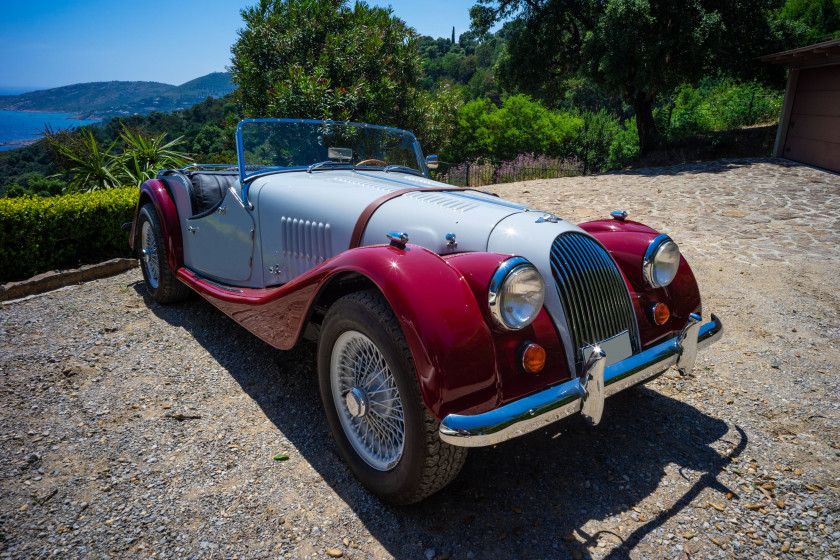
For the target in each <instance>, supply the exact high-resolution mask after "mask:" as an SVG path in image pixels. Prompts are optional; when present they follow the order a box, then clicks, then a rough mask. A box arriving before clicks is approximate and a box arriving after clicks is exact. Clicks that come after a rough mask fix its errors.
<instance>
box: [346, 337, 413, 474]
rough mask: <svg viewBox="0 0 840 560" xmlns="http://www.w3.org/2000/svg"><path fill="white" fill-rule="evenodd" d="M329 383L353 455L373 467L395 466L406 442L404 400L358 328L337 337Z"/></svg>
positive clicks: (381, 358)
mask: <svg viewBox="0 0 840 560" xmlns="http://www.w3.org/2000/svg"><path fill="white" fill-rule="evenodd" d="M330 386H331V389H332V395H333V402H334V403H335V408H336V411H337V412H338V418H339V420H340V421H341V427H342V428H343V429H344V433H345V435H346V436H347V439H348V440H349V442H350V445H352V446H353V449H354V450H355V451H356V453H358V454H359V456H360V457H361V458H362V459H363V460H364V461H365V463H367V464H368V465H370V466H371V467H373V468H374V469H376V470H379V471H387V470H390V469H392V468H394V466H396V464H397V463H398V462H399V460H400V457H402V453H403V446H404V444H405V421H404V418H403V408H402V400H401V398H400V393H399V390H398V389H397V384H396V381H395V380H394V376H393V374H392V373H391V368H390V366H389V365H388V362H387V361H386V360H385V356H383V355H382V352H380V350H379V348H377V347H376V345H375V344H374V343H373V341H372V340H371V339H369V338H368V337H367V336H365V335H364V334H362V333H360V332H358V331H347V332H345V333H343V334H342V335H341V336H339V337H338V340H336V342H335V345H334V346H333V350H332V357H331V360H330Z"/></svg>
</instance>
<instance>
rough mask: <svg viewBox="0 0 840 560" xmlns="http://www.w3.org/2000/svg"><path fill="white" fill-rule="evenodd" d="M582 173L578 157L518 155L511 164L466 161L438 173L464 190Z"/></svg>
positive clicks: (442, 180) (441, 177) (443, 180)
mask: <svg viewBox="0 0 840 560" xmlns="http://www.w3.org/2000/svg"><path fill="white" fill-rule="evenodd" d="M582 174H583V164H582V163H581V162H580V161H578V160H577V158H574V157H572V158H564V159H558V158H550V157H547V156H542V155H534V154H519V155H518V156H516V158H514V159H513V160H511V161H502V162H498V163H496V162H493V161H490V160H479V161H478V162H477V163H471V162H463V163H460V164H457V165H453V166H452V167H449V168H448V169H446V170H444V171H443V172H442V173H439V174H438V175H437V177H436V179H437V180H438V181H441V182H443V183H448V184H450V185H458V186H461V187H482V186H484V185H493V184H497V183H513V182H515V181H531V180H534V179H555V178H557V177H574V176H576V175H582Z"/></svg>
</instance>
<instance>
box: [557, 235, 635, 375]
mask: <svg viewBox="0 0 840 560" xmlns="http://www.w3.org/2000/svg"><path fill="white" fill-rule="evenodd" d="M551 274H552V276H554V283H555V285H556V286H557V293H558V295H559V296H560V301H561V303H562V304H563V312H564V314H565V315H566V321H567V323H568V327H569V335H570V336H571V339H572V347H573V348H574V351H575V362H576V363H578V364H579V363H580V362H581V361H582V360H583V357H582V353H581V348H584V347H586V346H589V345H590V344H594V343H596V342H601V341H604V340H607V339H608V338H611V337H613V336H615V335H617V334H620V333H622V332H624V331H630V337H631V341H632V346H633V348H634V349H636V350H637V349H638V344H637V342H636V319H635V316H634V313H633V306H632V304H631V303H630V299H629V298H628V296H627V287H626V286H625V284H624V278H623V277H622V276H621V272H620V271H619V270H618V268H617V267H616V265H615V263H614V262H613V260H612V258H611V257H610V256H609V254H608V253H607V252H606V250H604V248H603V247H601V245H600V244H599V243H597V242H596V241H595V240H593V239H591V238H590V237H587V236H586V235H581V234H579V233H565V234H563V235H558V236H557V238H556V239H555V240H554V243H552V244H551Z"/></svg>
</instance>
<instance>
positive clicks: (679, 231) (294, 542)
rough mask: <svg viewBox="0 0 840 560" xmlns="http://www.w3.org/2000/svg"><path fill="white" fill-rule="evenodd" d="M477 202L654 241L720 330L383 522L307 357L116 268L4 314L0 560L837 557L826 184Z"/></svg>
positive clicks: (653, 186) (773, 182)
mask: <svg viewBox="0 0 840 560" xmlns="http://www.w3.org/2000/svg"><path fill="white" fill-rule="evenodd" d="M491 190H494V191H495V192H498V193H499V194H501V195H502V196H506V197H510V198H513V199H516V200H521V201H525V202H527V203H530V204H532V205H534V206H537V207H540V208H543V209H545V210H548V211H552V212H555V213H557V214H559V215H561V216H565V217H567V218H568V219H570V220H575V221H584V220H587V219H594V218H599V217H605V216H607V215H608V212H609V211H610V210H615V209H625V210H627V211H628V212H629V213H630V216H631V218H636V219H639V220H640V221H644V222H646V223H648V224H649V225H651V226H653V227H655V228H658V229H661V230H663V231H666V232H668V233H670V234H671V235H672V237H673V238H674V239H675V240H676V241H677V242H678V243H679V244H680V246H681V248H682V250H683V252H684V253H685V254H686V255H687V257H688V259H689V262H690V263H691V264H692V266H693V268H694V271H695V274H696V275H697V277H698V280H699V282H700V285H701V291H702V293H703V296H704V298H705V299H704V308H705V309H704V312H705V313H706V317H705V318H707V314H708V312H709V311H713V312H715V313H716V314H718V315H719V316H720V317H721V318H722V320H723V322H724V325H725V327H726V329H727V331H726V333H725V335H724V338H723V339H722V340H721V341H720V342H719V343H718V344H716V345H714V346H712V347H711V348H709V349H708V350H706V351H705V352H703V353H701V355H700V357H699V359H698V365H697V367H696V369H695V372H694V374H693V375H691V376H689V377H680V376H679V375H678V374H677V373H676V372H669V373H667V374H666V375H664V376H663V377H661V378H659V379H658V380H656V381H654V382H653V383H651V384H650V385H649V386H648V387H646V388H642V389H639V390H636V391H630V392H629V393H628V394H625V395H621V396H618V397H615V398H613V399H611V400H610V401H608V406H607V410H606V413H605V418H604V421H603V422H602V424H601V425H600V426H598V427H597V428H595V429H590V428H587V427H585V426H584V424H583V423H582V422H581V421H579V420H578V419H572V420H569V421H567V422H566V423H562V424H559V425H554V426H551V427H550V428H547V429H546V430H544V431H542V432H538V433H534V434H531V435H529V436H527V437H523V438H520V439H518V440H514V441H511V442H507V443H505V444H502V445H499V446H496V447H494V448H488V449H477V450H473V451H471V452H470V455H469V458H468V459H467V464H466V466H465V468H464V470H463V471H462V473H461V474H460V476H459V477H458V478H457V479H456V480H455V482H454V483H453V484H452V485H451V486H449V487H448V488H447V489H445V490H444V491H443V492H442V493H440V494H438V495H436V496H433V497H432V498H430V499H428V500H426V501H425V502H423V503H421V504H419V505H416V506H413V507H408V508H392V507H388V506H384V505H382V504H381V503H380V502H379V501H378V500H377V499H375V498H373V497H371V496H370V495H369V494H368V493H367V492H366V491H365V490H364V489H363V488H362V487H361V486H360V485H359V484H358V483H357V482H356V480H355V479H354V478H353V476H352V475H351V474H350V472H349V471H348V470H347V469H346V468H345V466H344V465H343V463H342V462H341V460H340V459H339V458H338V455H337V453H336V451H335V449H334V446H333V444H332V440H331V438H330V436H329V433H328V430H327V427H326V424H325V422H324V418H323V415H322V412H321V410H320V406H321V405H320V400H319V397H318V388H317V379H316V375H315V372H314V369H313V364H314V361H315V353H314V347H312V346H311V345H305V346H301V347H298V348H296V349H295V350H293V351H290V352H285V353H283V352H279V351H275V350H273V349H272V348H270V347H268V346H267V345H265V344H264V343H262V342H260V341H259V340H257V339H256V338H254V337H252V336H251V335H249V334H248V333H247V332H246V331H244V330H243V329H242V328H240V327H239V326H237V325H236V324H235V323H233V322H232V321H230V320H229V319H227V318H226V317H225V316H224V315H222V314H221V313H220V312H218V311H217V310H216V309H215V308H213V307H212V306H210V305H209V304H208V303H206V302H204V301H203V300H201V299H200V298H198V297H195V298H193V299H191V300H189V301H188V302H186V303H183V304H179V305H174V306H167V307H161V306H159V305H157V304H155V303H154V302H152V301H151V300H150V298H149V296H148V294H147V292H146V290H145V288H144V287H143V284H142V282H141V276H140V273H139V271H136V270H135V271H130V272H127V273H124V274H121V275H119V276H114V277H111V278H108V279H104V280H99V281H94V282H90V283H87V284H83V285H80V286H75V287H72V288H70V289H64V290H60V291H57V292H52V293H50V294H46V295H43V296H40V297H36V298H33V299H29V300H26V301H20V302H16V303H11V304H9V303H7V304H6V305H4V306H2V308H0V391H2V397H0V558H49V557H53V558H108V557H117V558H126V557H138V558H148V557H162V558H181V557H184V558H198V557H200V558H329V557H330V556H338V555H343V556H344V557H345V558H358V559H361V558H377V559H378V558H392V557H395V558H419V559H423V558H442V559H443V558H453V559H461V558H523V559H536V558H569V557H572V558H576V559H580V558H598V559H600V558H612V559H618V558H626V557H630V558H634V559H635V558H639V559H640V558H668V559H672V558H733V557H735V558H800V557H801V558H806V557H807V558H819V559H830V558H840V478H839V477H840V404H838V398H837V396H838V394H840V384H839V383H838V365H840V355H839V353H840V349H839V348H838V347H839V345H838V343H840V275H839V274H838V270H840V242H839V241H840V240H839V239H838V225H840V224H838V219H839V218H838V216H840V177H838V176H837V175H834V174H830V173H827V172H822V171H817V170H813V169H810V168H807V167H802V166H794V165H792V164H788V163H786V162H782V161H778V160H744V161H737V162H735V161H733V162H713V163H703V164H696V165H684V166H677V167H668V168H655V169H643V170H639V171H635V172H624V173H615V174H608V175H600V176H593V177H578V178H569V179H558V180H545V181H532V182H528V183H517V184H510V185H501V186H496V187H493V188H491ZM277 455H288V460H284V461H280V460H274V457H275V456H277Z"/></svg>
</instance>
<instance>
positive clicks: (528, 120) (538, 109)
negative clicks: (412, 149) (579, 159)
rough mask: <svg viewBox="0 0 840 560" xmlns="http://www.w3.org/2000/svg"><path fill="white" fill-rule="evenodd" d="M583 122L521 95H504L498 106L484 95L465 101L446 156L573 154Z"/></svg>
mask: <svg viewBox="0 0 840 560" xmlns="http://www.w3.org/2000/svg"><path fill="white" fill-rule="evenodd" d="M583 126H584V121H583V119H582V118H581V117H579V116H578V115H575V114H572V113H564V112H558V111H551V110H549V109H547V108H545V107H543V106H542V105H541V104H540V103H538V102H535V101H532V100H531V99H529V98H528V97H527V96H525V95H514V96H511V97H508V98H507V99H506V100H505V101H504V103H503V104H502V106H501V107H496V106H494V105H493V104H492V103H491V102H490V100H488V99H479V100H476V101H471V102H469V103H467V104H465V105H464V106H463V107H462V108H461V110H460V112H459V114H458V126H457V129H456V131H455V139H454V141H453V142H452V148H451V151H450V152H449V153H448V154H446V155H447V159H451V160H452V161H460V160H463V159H473V160H474V159H478V158H487V157H489V158H492V159H494V160H512V159H514V158H515V157H516V156H518V155H519V154H525V153H534V154H542V155H547V156H552V157H557V156H560V157H566V156H570V155H574V154H575V139H576V137H577V135H578V132H579V131H580V130H581V128H582V127H583Z"/></svg>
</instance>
